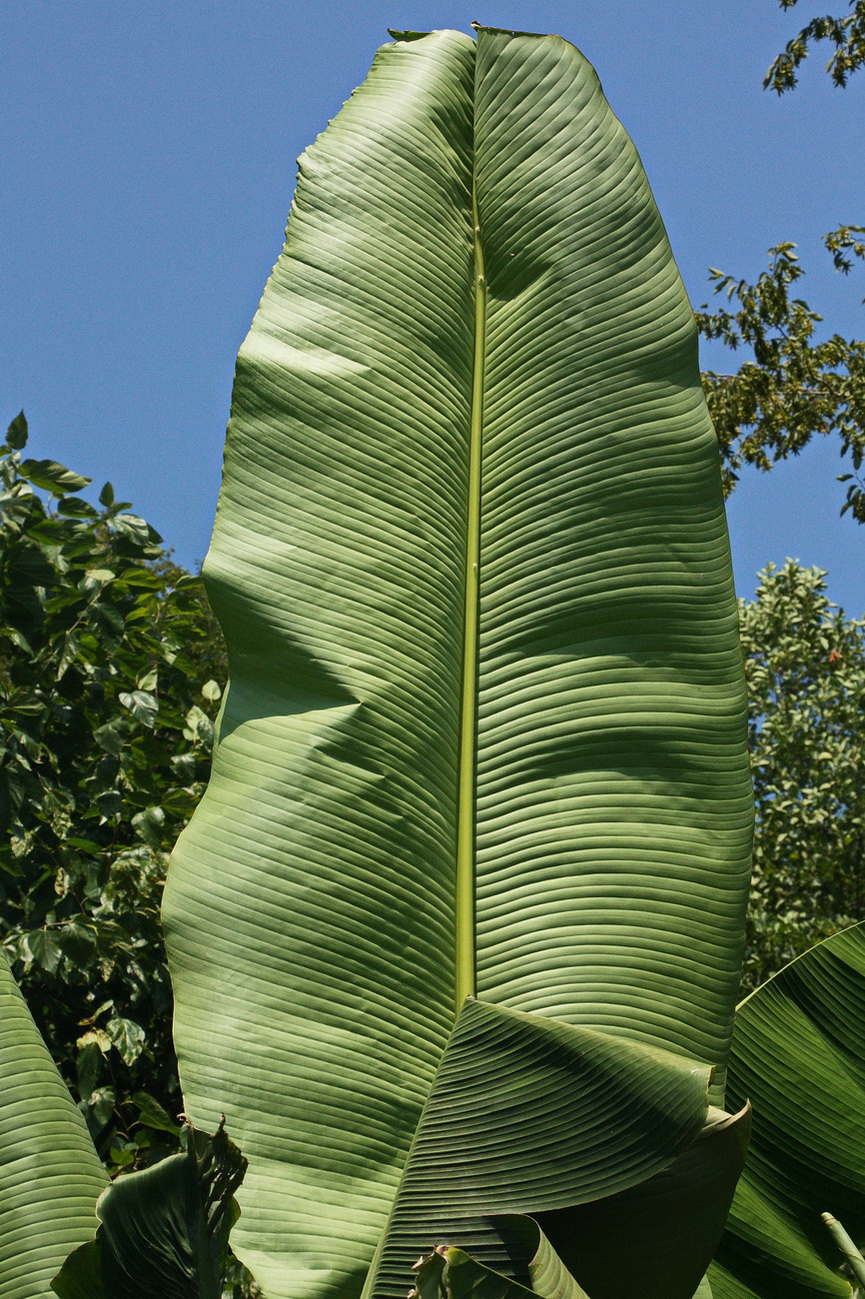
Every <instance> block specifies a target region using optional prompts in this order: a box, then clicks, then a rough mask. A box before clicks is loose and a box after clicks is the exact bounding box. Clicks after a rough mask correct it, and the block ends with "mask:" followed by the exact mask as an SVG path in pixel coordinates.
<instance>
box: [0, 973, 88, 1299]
mask: <svg viewBox="0 0 865 1299" xmlns="http://www.w3.org/2000/svg"><path fill="white" fill-rule="evenodd" d="M105 1182H106V1176H105V1173H104V1172H103V1169H102V1166H101V1164H100V1163H99V1160H98V1158H97V1156H96V1151H95V1150H94V1149H93V1144H92V1142H91V1140H90V1138H89V1137H88V1135H87V1129H86V1128H85V1126H84V1120H83V1119H82V1117H81V1115H80V1113H79V1112H78V1110H77V1109H76V1107H75V1105H74V1103H73V1101H72V1097H71V1096H70V1095H69V1092H68V1091H67V1089H66V1085H65V1083H64V1082H63V1080H62V1079H61V1077H60V1075H59V1073H58V1072H57V1069H56V1067H55V1065H54V1062H53V1060H52V1059H51V1057H50V1055H49V1054H48V1051H47V1049H46V1047H45V1044H44V1043H43V1041H42V1039H41V1037H40V1036H39V1033H38V1031H37V1029H36V1026H35V1024H34V1023H33V1020H32V1019H31V1017H30V1012H29V1011H28V1009H27V1007H26V1005H25V1004H24V1000H23V998H22V996H21V994H20V992H19V991H18V988H17V986H16V984H15V980H14V979H13V978H12V974H11V972H10V970H9V967H8V966H7V964H6V961H5V959H4V958H3V956H2V955H0V1294H2V1295H3V1299H48V1296H50V1293H51V1290H50V1281H51V1278H52V1276H53V1275H54V1273H55V1272H56V1271H57V1269H58V1267H59V1266H60V1264H61V1263H62V1262H63V1260H64V1258H65V1257H66V1255H67V1254H68V1253H69V1251H70V1250H71V1249H74V1248H75V1246H77V1245H79V1244H81V1242H82V1241H85V1240H87V1238H88V1236H90V1235H92V1234H93V1231H94V1228H95V1226H96V1218H95V1214H94V1205H95V1204H96V1200H97V1197H98V1196H99V1193H100V1191H101V1190H102V1189H103V1187H104V1185H105ZM88 1299H89V1296H88Z"/></svg>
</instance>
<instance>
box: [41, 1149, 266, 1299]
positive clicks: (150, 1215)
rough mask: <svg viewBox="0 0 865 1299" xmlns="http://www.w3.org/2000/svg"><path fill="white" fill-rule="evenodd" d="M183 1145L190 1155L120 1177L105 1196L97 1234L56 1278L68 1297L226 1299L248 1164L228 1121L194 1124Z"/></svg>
mask: <svg viewBox="0 0 865 1299" xmlns="http://www.w3.org/2000/svg"><path fill="white" fill-rule="evenodd" d="M183 1144H184V1147H185V1149H184V1153H182V1154H176V1155H169V1156H168V1157H167V1158H166V1159H163V1160H161V1161H160V1162H159V1163H158V1164H154V1165H153V1166H152V1167H149V1168H143V1169H141V1170H140V1171H139V1172H136V1173H130V1174H128V1175H127V1176H125V1177H119V1178H117V1180H116V1181H115V1182H113V1183H112V1184H111V1186H109V1187H108V1189H107V1190H106V1191H105V1192H104V1194H103V1195H102V1196H101V1197H100V1199H99V1202H98V1204H97V1206H96V1216H97V1218H98V1219H99V1227H98V1229H97V1232H96V1236H95V1239H93V1240H90V1241H88V1242H87V1243H86V1244H84V1245H81V1246H80V1247H79V1248H78V1249H77V1250H75V1251H74V1252H73V1253H72V1254H70V1255H69V1257H68V1258H67V1259H66V1261H65V1263H64V1264H63V1267H62V1268H61V1270H60V1272H59V1273H58V1275H57V1276H56V1277H55V1278H54V1280H53V1281H52V1289H53V1290H54V1291H55V1293H56V1294H58V1295H60V1297H61V1299H143V1297H144V1296H145V1295H156V1294H169V1295H171V1296H172V1299H221V1297H222V1295H223V1283H224V1280H225V1277H226V1272H227V1269H228V1263H229V1257H230V1255H229V1246H228V1234H229V1232H230V1230H231V1227H232V1225H233V1224H234V1222H235V1221H236V1220H237V1216H238V1212H239V1210H238V1207H237V1202H236V1201H235V1199H234V1193H235V1191H236V1190H237V1188H238V1187H239V1186H240V1183H241V1182H242V1181H243V1176H244V1173H245V1172H246V1165H247V1161H246V1159H244V1157H243V1155H242V1154H241V1153H240V1151H239V1150H238V1148H237V1146H235V1145H234V1143H233V1142H232V1141H230V1140H229V1139H228V1136H227V1135H226V1132H225V1128H224V1125H220V1127H219V1129H218V1130H217V1132H216V1133H215V1135H214V1136H210V1135H208V1133H206V1132H200V1131H197V1130H196V1129H194V1128H192V1127H191V1126H190V1125H188V1124H187V1125H185V1127H184V1130H183Z"/></svg>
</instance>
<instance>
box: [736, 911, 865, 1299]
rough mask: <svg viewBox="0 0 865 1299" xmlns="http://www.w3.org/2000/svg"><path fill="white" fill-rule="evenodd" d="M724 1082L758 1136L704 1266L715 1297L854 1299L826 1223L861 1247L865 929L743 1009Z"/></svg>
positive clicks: (761, 991)
mask: <svg viewBox="0 0 865 1299" xmlns="http://www.w3.org/2000/svg"><path fill="white" fill-rule="evenodd" d="M729 1085H730V1093H731V1095H733V1096H737V1097H739V1098H743V1097H744V1096H746V1095H747V1096H749V1097H750V1098H751V1100H752V1102H753V1105H754V1135H753V1141H752V1144H751V1149H750V1151H749V1154H748V1161H747V1164H746V1166H745V1172H744V1174H743V1176H742V1179H741V1182H740V1183H739V1185H738V1187H737V1189H736V1195H735V1198H734V1200H733V1206H732V1209H731V1212H730V1217H729V1221H728V1223H727V1227H726V1230H725V1232H724V1236H723V1239H722V1242H721V1247H720V1249H719V1250H718V1255H717V1258H716V1260H715V1262H714V1263H713V1264H712V1267H711V1269H710V1278H711V1286H712V1293H713V1296H714V1299H813V1297H814V1296H817V1295H821V1296H823V1295H825V1296H830V1295H832V1296H837V1299H851V1296H852V1295H853V1293H854V1287H853V1282H854V1280H855V1278H856V1276H857V1275H858V1278H859V1280H858V1285H859V1287H860V1290H861V1288H862V1274H863V1270H865V1269H862V1268H861V1266H860V1270H859V1271H858V1274H857V1272H856V1271H855V1270H854V1271H853V1272H852V1274H851V1271H850V1269H849V1265H847V1266H845V1257H844V1254H843V1253H842V1252H841V1249H840V1248H839V1243H838V1237H837V1233H836V1235H835V1236H834V1237H833V1234H832V1233H831V1232H830V1231H827V1230H826V1226H827V1223H826V1221H825V1220H826V1218H830V1219H833V1220H834V1219H836V1216H837V1219H840V1220H841V1222H842V1224H843V1227H844V1228H845V1229H846V1231H844V1232H842V1233H841V1240H842V1241H843V1239H844V1236H846V1235H847V1232H849V1234H850V1236H852V1237H853V1240H854V1241H855V1242H856V1243H858V1244H859V1245H860V1246H861V1245H862V1244H863V1243H865V924H860V925H856V926H854V927H853V928H851V929H847V930H844V931H843V932H842V933H840V934H836V935H835V936H834V937H832V938H829V939H826V940H825V942H822V943H818V944H817V946H816V947H813V948H812V949H811V950H810V951H809V952H806V953H805V955H804V956H800V957H799V958H798V959H797V960H795V961H792V962H791V963H790V965H788V966H786V968H785V969H783V970H782V971H781V972H780V973H779V974H776V975H775V976H774V978H772V979H769V980H768V982H766V983H765V984H763V986H762V987H761V988H758V989H757V991H756V992H754V993H752V994H751V996H750V997H748V998H747V999H746V1000H745V1001H744V1002H743V1003H742V1005H741V1006H740V1007H739V1009H738V1011H737V1014H736V1027H735V1032H734V1035H733V1045H732V1050H731V1055H730V1084H729ZM828 1225H830V1226H831V1223H830V1224H828ZM851 1245H853V1241H850V1240H849V1239H848V1240H847V1241H845V1242H844V1249H845V1252H848V1251H850V1246H851ZM856 1254H857V1251H856V1249H855V1245H853V1250H852V1258H853V1262H854V1264H855V1261H856ZM860 1264H861V1256H860Z"/></svg>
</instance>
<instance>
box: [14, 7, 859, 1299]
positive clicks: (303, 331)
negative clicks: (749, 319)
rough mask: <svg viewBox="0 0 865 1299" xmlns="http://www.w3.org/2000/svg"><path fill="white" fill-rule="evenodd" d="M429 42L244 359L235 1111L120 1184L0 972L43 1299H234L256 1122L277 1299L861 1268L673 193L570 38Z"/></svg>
mask: <svg viewBox="0 0 865 1299" xmlns="http://www.w3.org/2000/svg"><path fill="white" fill-rule="evenodd" d="M393 37H394V39H393V41H392V43H390V44H388V45H387V46H385V47H384V48H383V50H382V51H380V53H379V55H378V56H377V58H376V61H375V63H374V65H373V69H372V71H371V73H370V76H369V78H368V79H367V81H366V82H365V83H364V85H363V86H362V87H361V88H360V89H359V90H358V91H356V92H355V94H354V95H353V96H352V98H351V100H350V101H349V102H348V104H347V105H346V106H345V107H344V109H343V110H342V112H341V113H340V114H339V115H338V116H337V118H336V119H335V120H334V122H333V123H331V125H330V126H329V127H328V129H327V131H326V132H325V133H324V134H323V135H322V136H321V137H320V138H319V140H318V141H317V142H316V143H315V145H314V146H313V147H312V148H311V149H310V150H309V151H308V152H307V153H306V154H305V155H304V156H303V157H302V159H301V161H300V180H299V185H298V191H297V196H296V199H295V203H294V206H293V208H292V213H291V216H290V220H289V227H288V233H287V238H286V244H285V248H284V251H283V254H282V256H281V257H280V260H279V262H278V263H277V266H276V267H275V269H274V272H273V275H272V277H271V279H270V281H269V282H268V285H267V287H266V289H265V294H264V297H263V299H262V303H261V307H260V309H259V311H258V314H257V315H256V318H255V320H254V322H253V326H252V330H251V332H250V335H249V337H248V338H247V340H246V342H245V343H244V345H243V347H242V349H241V353H240V357H239V359H238V369H237V377H236V383H235V390H234V398H233V405H232V417H231V423H230V426H229V435H228V442H227V449H226V464H225V476H224V482H223V491H222V495H221V498H220V505H219V511H218V516H217V522H216V529H215V534H214V542H213V547H212V549H211V552H210V556H209V558H208V561H207V565H206V570H205V576H206V580H207V582H208V586H209V590H210V594H211V599H212V601H213V603H214V606H215V607H216V609H217V612H218V614H219V616H220V618H221V620H222V623H223V626H224V628H225V631H226V635H227V639H228V642H229V649H230V659H231V682H230V686H229V689H228V691H227V694H226V698H225V703H224V707H223V711H222V714H221V717H220V721H219V728H218V744H217V749H216V754H215V761H214V776H213V780H212V782H211V785H210V787H209V789H208V792H207V794H206V796H205V799H204V800H203V802H202V804H201V806H200V808H199V810H198V812H197V813H196V815H195V817H194V818H193V820H192V822H191V824H190V826H189V828H188V829H187V831H186V832H185V833H184V835H183V836H182V838H181V841H180V843H179V844H178V847H177V851H176V853H175V856H174V859H173V862H172V866H171V871H170V877H169V885H168V889H167V895H166V907H165V922H166V930H167V935H168V941H169V950H170V958H171V964H172V975H173V980H174V984H175V991H176V1000H177V1018H176V1028H177V1043H178V1050H179V1055H180V1063H181V1074H182V1080H183V1086H184V1096H185V1102H186V1106H187V1110H188V1112H189V1114H190V1115H191V1116H192V1121H193V1123H194V1124H195V1125H196V1127H197V1128H201V1127H203V1128H208V1127H209V1128H215V1129H216V1131H217V1135H216V1137H215V1138H213V1139H212V1141H211V1140H210V1139H207V1138H204V1139H202V1140H199V1139H198V1138H195V1137H193V1139H192V1145H191V1146H190V1148H189V1149H188V1151H187V1153H186V1154H185V1155H179V1156H175V1157H173V1159H170V1160H166V1161H164V1162H163V1163H162V1164H160V1165H158V1166H157V1167H156V1168H154V1169H149V1170H146V1171H145V1172H144V1173H140V1174H132V1175H129V1176H126V1177H123V1178H121V1179H120V1181H119V1182H118V1183H116V1184H115V1185H114V1186H113V1187H112V1188H111V1189H110V1190H108V1191H107V1192H106V1191H103V1186H104V1174H103V1173H102V1171H101V1169H100V1167H99V1164H98V1161H97V1160H96V1156H95V1152H94V1151H93V1150H92V1147H91V1146H90V1144H89V1141H88V1139H87V1137H86V1133H85V1131H84V1128H83V1125H82V1123H81V1120H80V1115H78V1114H77V1111H76V1110H75V1109H74V1107H73V1106H72V1104H71V1102H70V1100H69V1097H68V1095H67V1094H66V1093H65V1091H64V1090H63V1088H62V1084H60V1080H59V1076H58V1075H57V1074H56V1071H54V1070H53V1066H52V1065H51V1062H50V1058H49V1057H48V1056H47V1053H46V1052H45V1050H44V1047H43V1046H42V1044H41V1043H40V1042H39V1041H38V1036H37V1035H36V1030H35V1028H34V1026H33V1024H32V1021H30V1019H29V1017H28V1015H27V1013H26V1008H24V1006H23V1003H22V1002H21V999H20V996H19V994H18V993H17V991H16V990H15V988H14V986H13V984H12V982H11V976H10V975H9V972H8V970H7V969H6V967H5V966H4V965H0V999H2V1008H3V1018H2V1022H0V1078H2V1083H3V1086H2V1090H0V1210H2V1217H0V1289H2V1293H3V1295H4V1296H6V1295H7V1294H8V1295H9V1296H10V1299H35V1297H36V1296H38V1299H46V1297H47V1296H48V1295H49V1294H50V1293H51V1292H52V1291H49V1288H48V1287H49V1285H50V1286H52V1287H53V1293H54V1294H57V1295H60V1296H62V1299H98V1296H101V1295H103V1294H105V1295H108V1294H110V1295H111V1297H112V1299H138V1297H139V1296H141V1295H142V1294H151V1293H155V1292H165V1293H166V1294H172V1295H178V1296H183V1299H217V1296H218V1294H219V1290H220V1273H221V1270H222V1263H223V1256H224V1250H225V1242H226V1235H227V1231H228V1228H229V1225H230V1224H231V1222H232V1220H233V1218H234V1217H235V1211H234V1209H233V1207H232V1205H233V1201H232V1196H233V1193H234V1191H235V1190H236V1189H237V1187H238V1183H239V1181H240V1178H241V1177H242V1175H243V1163H244V1161H243V1160H242V1159H241V1157H240V1155H239V1154H238V1152H237V1151H236V1150H235V1148H234V1147H233V1146H231V1145H230V1144H229V1143H227V1141H226V1140H225V1139H224V1132H223V1130H222V1127H221V1123H222V1115H226V1116H227V1120H228V1130H229V1131H231V1133H232V1135H233V1136H234V1137H236V1138H238V1139H239V1141H240V1144H241V1146H242V1148H243V1150H244V1153H245V1155H246V1156H248V1158H249V1175H248V1177H247V1179H246V1181H245V1182H244V1184H243V1186H242V1187H240V1189H239V1190H238V1200H239V1202H240V1204H241V1206H242V1210H243V1213H242V1216H241V1217H240V1219H239V1221H238V1222H237V1225H236V1227H235V1229H234V1232H233V1234H232V1243H233V1245H234V1246H235V1247H236V1248H237V1250H238V1252H239V1253H240V1254H241V1255H242V1256H243V1258H244V1259H245V1260H246V1261H247V1262H248V1263H249V1265H250V1266H251V1268H252V1270H253V1271H254V1272H255V1273H256V1275H257V1277H258V1279H259V1281H260V1282H261V1283H262V1285H263V1287H264V1291H265V1293H266V1294H267V1296H268V1299H283V1297H285V1299H288V1296H291V1299H358V1297H359V1296H362V1297H363V1299H391V1297H394V1299H395V1297H396V1296H397V1295H399V1296H403V1295H404V1294H405V1292H406V1290H407V1289H408V1288H409V1286H410V1285H412V1281H414V1286H413V1294H414V1295H415V1297H416V1299H525V1296H527V1295H529V1294H535V1295H537V1296H539V1299H624V1297H630V1296H632V1295H633V1296H636V1295H639V1296H640V1299H692V1297H693V1299H780V1297H781V1296H783V1297H784V1299H797V1296H801V1299H805V1297H806V1296H813V1295H816V1294H826V1295H838V1296H839V1297H841V1296H844V1295H848V1296H849V1295H851V1293H852V1284H851V1281H850V1279H849V1278H848V1277H847V1275H846V1272H845V1269H846V1268H848V1266H849V1265H848V1264H846V1263H844V1260H843V1255H842V1254H841V1253H840V1252H839V1250H838V1247H837V1245H836V1244H835V1243H834V1241H833V1237H832V1236H830V1235H829V1234H828V1233H827V1232H826V1230H825V1227H824V1226H823V1223H822V1219H821V1214H822V1213H825V1214H826V1215H827V1217H829V1218H830V1219H831V1220H832V1223H831V1224H830V1225H833V1224H834V1225H833V1229H834V1230H835V1238H836V1239H837V1240H841V1241H842V1244H843V1248H844V1250H845V1251H846V1255H847V1258H848V1259H849V1260H850V1261H851V1262H852V1264H853V1265H854V1267H855V1266H857V1265H858V1264H857V1258H858V1251H857V1249H856V1244H857V1243H858V1244H861V1243H862V1239H863V1233H865V1183H863V1180H862V1174H861V1164H862V1153H863V1150H865V1134H863V1129H862V1123H861V1113H862V1104H861V1101H862V1095H861V1091H862V1086H863V1078H862V1065H863V1061H865V1046H863V1043H862V1042H861V1041H860V1038H861V1034H860V1032H859V1027H858V1026H859V1024H860V1023H861V1022H862V1019H863V1011H865V937H863V933H865V931H863V930H862V929H857V930H853V931H850V932H849V933H847V934H844V935H840V936H838V937H837V938H835V939H832V940H830V941H829V942H828V943H826V944H823V945H822V946H821V947H819V948H817V949H815V950H814V951H813V952H812V953H809V954H808V955H807V956H806V957H803V958H801V959H800V961H799V962H796V963H794V965H792V966H790V967H788V969H787V970H786V971H784V972H783V973H782V974H781V975H779V976H777V977H776V979H774V980H772V981H770V983H769V984H768V985H766V986H765V987H764V988H763V989H761V990H759V991H758V993H756V994H754V996H753V997H752V998H750V999H749V1000H748V1001H747V1002H746V1003H744V1005H743V1006H742V1007H741V1008H740V1010H739V1012H738V1015H737V1017H736V1025H735V1034H734V1037H733V1043H732V1049H731V1045H730V1040H731V1032H732V1029H733V1009H734V1007H733V1001H734V997H735V991H736V985H737V980H738V963H739V955H740V949H741V942H742V917H743V910H744V904H745V894H746V888H747V874H748V857H749V840H750V829H751V803H750V789H749V782H748V772H747V759H746V753H745V725H744V721H745V704H744V690H743V680H742V670H741V657H740V653H739V648H738V641H737V628H736V615H735V603H734V599H733V591H732V580H731V572H730V562H729V552H728V545H727V535H726V526H725V521H724V513H723V505H722V501H721V492H720V480H719V471H718V459H717V451H716V447H715V442H714V438H713V434H712V429H711V425H710V423H709V421H708V417H707V414H706V410H705V405H704V403H703V399H702V394H701V389H700V384H699V376H698V373H697V365H696V335H695V329H694V323H693V319H692V316H691V312H690V309H689V307H688V304H687V300H686V298H685V294H684V290H683V288H682V284H681V281H680V279H679V277H678V274H677V272H676V269H675V265H674V263H673V260H672V256H671V253H670V249H669V246H668V243H667V240H666V236H665V234H664V230H663V227H662V224H661V222H660V218H659V216H658V213H657V210H656V208H655V205H654V203H653V200H652V197H651V194H650V192H649V189H648V185H647V182H646V179H645V176H644V174H643V171H642V168H641V166H640V163H639V160H638V158H637V155H636V153H635V151H634V148H633V145H632V144H631V142H630V141H629V140H628V138H627V136H626V134H625V132H624V131H623V129H622V127H621V125H620V124H619V123H618V122H617V120H616V119H615V117H614V116H613V114H612V112H611V111H610V109H609V107H608V105H607V103H606V101H605V99H604V97H603V94H602V92H601V89H600V86H599V84H598V81H597V78H596V76H595V74H594V72H593V71H592V69H591V68H590V67H589V65H588V64H587V63H586V61H585V59H584V58H583V57H582V56H581V55H580V54H579V52H578V51H577V50H575V49H574V47H573V46H571V45H569V44H568V43H567V42H565V41H562V40H560V39H559V38H557V37H548V36H535V35H531V34H527V33H515V32H505V31H499V30H495V29H489V28H480V29H478V30H477V32H476V39H472V38H470V37H467V36H465V35H463V34H460V33H457V32H435V33H431V34H426V35H423V34H419V33H411V32H404V33H393ZM728 1060H729V1066H730V1075H729V1096H730V1102H729V1104H728V1110H732V1111H733V1112H728V1110H725V1109H723V1108H721V1105H722V1102H723V1100H724V1085H725V1071H726V1068H727V1062H728ZM749 1097H750V1098H751V1099H752V1100H753V1102H754V1104H755V1110H756V1129H755V1140H754V1144H753V1149H752V1151H751V1154H750V1155H749V1159H748V1163H747V1165H746V1172H745V1175H744V1177H743V1178H742V1180H741V1182H740V1183H739V1189H738V1190H737V1191H736V1196H735V1199H734V1200H733V1209H732V1213H731V1215H730V1221H729V1223H728V1226H727V1228H726V1231H724V1234H723V1239H722V1230H723V1224H724V1219H725V1216H726V1213H727V1208H728V1206H729V1204H730V1201H731V1199H732V1197H733V1194H734V1187H735V1186H736V1182H737V1179H738V1178H739V1174H740V1171H741V1168H742V1163H743V1158H744V1151H745V1142H746V1138H747V1133H748V1128H749V1123H750V1116H749V1110H748V1105H747V1101H748V1098H749ZM31 1111H33V1112H31ZM36 1114H38V1121H37V1118H36V1117H34V1115H36ZM100 1193H101V1194H100ZM98 1196H99V1197H100V1198H99V1202H98V1206H97V1207H96V1211H95V1212H94V1205H95V1204H96V1201H97V1197H98ZM824 1201H825V1203H824ZM835 1214H838V1215H839V1216H840V1218H841V1219H842V1221H843V1223H844V1224H845V1225H846V1227H847V1228H849V1230H850V1232H851V1233H852V1237H853V1239H852V1240H851V1239H850V1238H849V1237H847V1236H846V1235H845V1234H844V1233H843V1232H842V1231H841V1230H840V1229H839V1228H838V1226H837V1224H836V1223H835V1220H834V1215H835ZM719 1240H720V1241H721V1244H720V1249H719V1250H718V1252H717V1259H716V1261H715V1262H714V1263H713V1264H712V1266H711V1268H710V1270H709V1273H708V1276H706V1275H704V1273H705V1271H706V1268H707V1266H708V1264H709V1261H710V1259H711V1258H712V1256H713V1255H714V1254H715V1252H716V1248H717V1246H718V1242H719ZM74 1246H77V1247H78V1248H77V1249H74V1252H72V1253H71V1255H69V1258H68V1260H67V1261H66V1262H65V1263H64V1262H63V1260H64V1258H66V1255H67V1253H68V1251H69V1250H70V1249H73V1247H74ZM419 1256H420V1259H419V1261H417V1260H418V1258H419ZM413 1269H414V1270H413Z"/></svg>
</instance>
